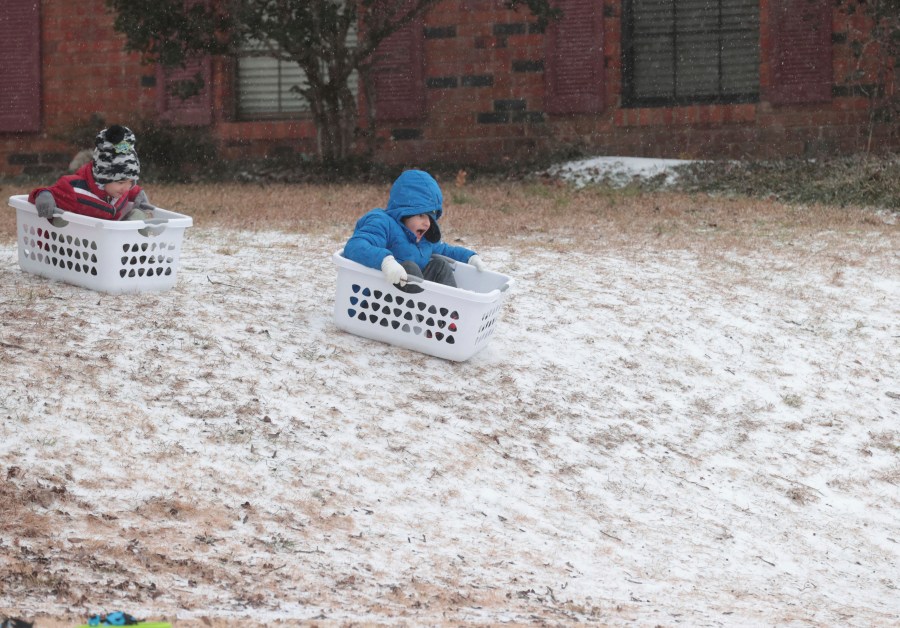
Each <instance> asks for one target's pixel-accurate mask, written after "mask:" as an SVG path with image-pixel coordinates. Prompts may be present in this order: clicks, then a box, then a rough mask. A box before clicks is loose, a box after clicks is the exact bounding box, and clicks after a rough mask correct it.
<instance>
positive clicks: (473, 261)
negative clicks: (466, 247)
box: [468, 255, 487, 272]
mask: <svg viewBox="0 0 900 628" xmlns="http://www.w3.org/2000/svg"><path fill="white" fill-rule="evenodd" d="M468 264H469V266H474V267H475V270H477V271H478V272H482V271H485V270H487V266H485V265H484V262H482V261H481V258H480V257H478V256H477V255H473V256H472V257H470V258H469V261H468Z"/></svg>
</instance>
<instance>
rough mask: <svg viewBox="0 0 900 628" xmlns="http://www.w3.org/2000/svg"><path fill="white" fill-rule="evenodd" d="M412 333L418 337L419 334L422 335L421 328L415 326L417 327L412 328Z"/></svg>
mask: <svg viewBox="0 0 900 628" xmlns="http://www.w3.org/2000/svg"><path fill="white" fill-rule="evenodd" d="M413 333H414V334H415V335H417V336H418V335H419V334H421V333H422V328H421V327H418V326H417V327H413Z"/></svg>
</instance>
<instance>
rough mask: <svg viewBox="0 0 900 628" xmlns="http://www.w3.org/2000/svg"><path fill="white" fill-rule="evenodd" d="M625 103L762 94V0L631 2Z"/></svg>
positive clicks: (627, 21) (755, 97) (684, 101)
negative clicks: (760, 54) (760, 1)
mask: <svg viewBox="0 0 900 628" xmlns="http://www.w3.org/2000/svg"><path fill="white" fill-rule="evenodd" d="M623 18H624V19H623V26H624V29H623V30H624V45H623V48H622V52H623V73H624V75H623V101H624V102H623V104H624V105H625V106H638V107H639V106H661V105H681V104H703V103H728V102H754V101H756V100H758V99H759V0H625V3H624V15H623Z"/></svg>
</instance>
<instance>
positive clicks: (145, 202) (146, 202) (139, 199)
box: [134, 190, 156, 211]
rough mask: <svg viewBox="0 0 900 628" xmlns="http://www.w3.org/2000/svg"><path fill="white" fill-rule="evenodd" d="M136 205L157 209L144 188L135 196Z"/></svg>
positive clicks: (136, 206)
mask: <svg viewBox="0 0 900 628" xmlns="http://www.w3.org/2000/svg"><path fill="white" fill-rule="evenodd" d="M134 207H135V209H144V210H151V211H152V210H154V209H156V206H155V205H151V204H150V199H148V198H147V193H146V192H144V190H141V191H140V192H138V193H137V196H135V197H134Z"/></svg>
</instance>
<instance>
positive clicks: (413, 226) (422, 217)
mask: <svg viewBox="0 0 900 628" xmlns="http://www.w3.org/2000/svg"><path fill="white" fill-rule="evenodd" d="M403 224H404V225H406V228H407V229H409V230H410V231H412V232H413V233H414V234H415V236H416V242H421V240H422V236H423V235H425V232H426V231H428V228H429V227H430V226H431V219H430V218H429V217H428V214H417V215H415V216H407V217H406V218H404V219H403Z"/></svg>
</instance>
